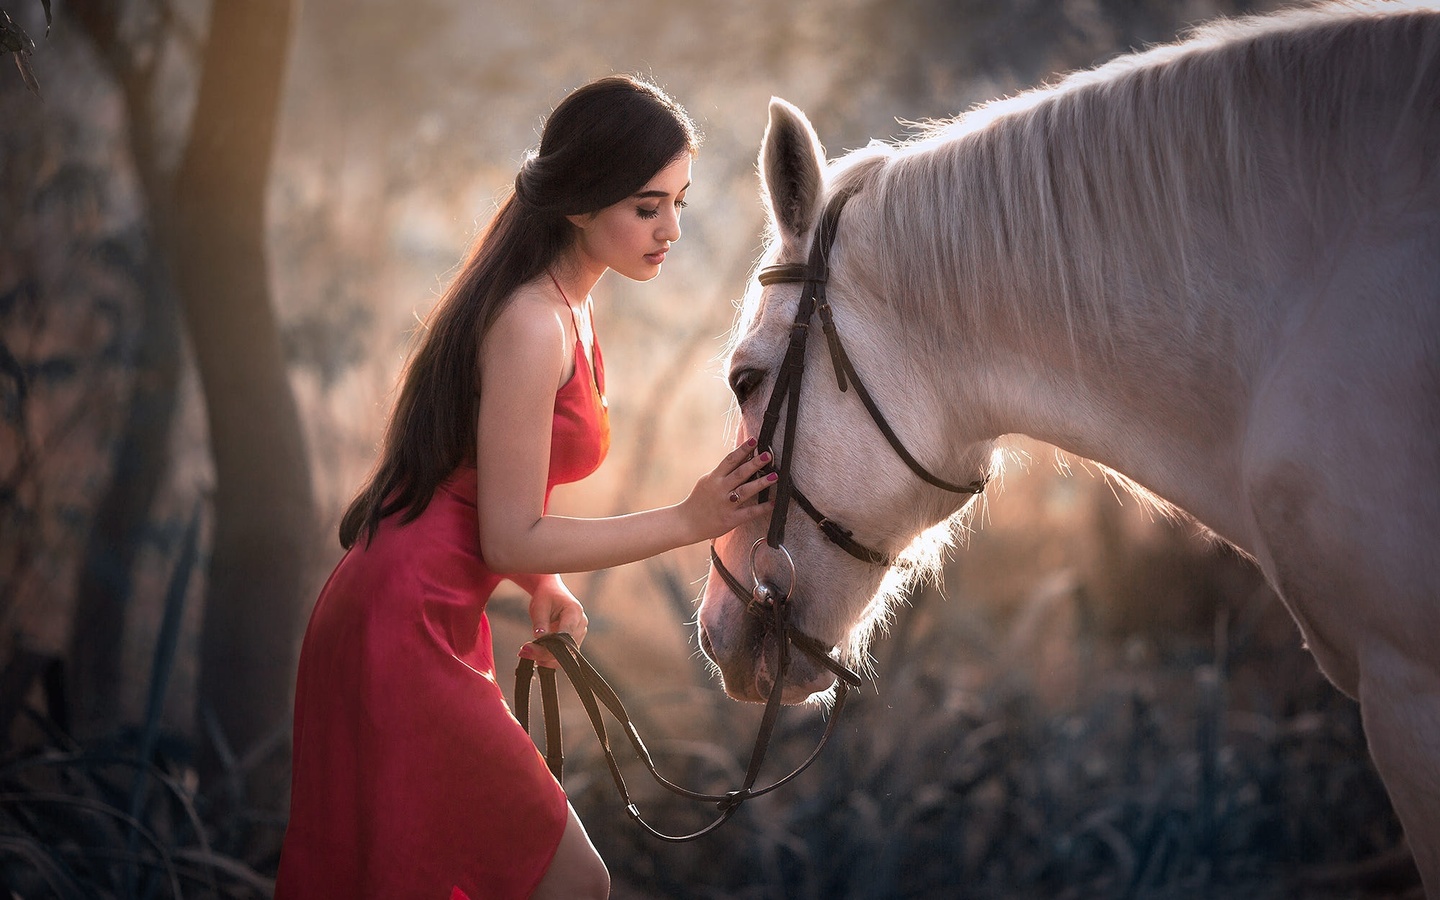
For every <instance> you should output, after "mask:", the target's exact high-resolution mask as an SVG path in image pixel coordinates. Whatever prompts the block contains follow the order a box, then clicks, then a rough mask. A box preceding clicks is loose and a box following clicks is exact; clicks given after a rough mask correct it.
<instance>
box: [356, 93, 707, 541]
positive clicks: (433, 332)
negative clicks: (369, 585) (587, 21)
mask: <svg viewBox="0 0 1440 900" xmlns="http://www.w3.org/2000/svg"><path fill="white" fill-rule="evenodd" d="M698 144H699V137H698V135H697V133H696V130H695V125H694V123H693V122H691V120H690V117H689V115H687V114H686V112H685V110H684V109H682V108H681V107H680V105H679V104H678V103H676V102H675V101H674V100H672V99H670V97H669V96H667V95H666V94H665V92H664V91H662V90H660V89H659V88H658V87H656V86H655V85H653V84H650V83H648V82H646V81H642V80H640V79H638V78H634V77H631V76H628V75H613V76H609V77H606V78H601V79H599V80H598V81H593V82H591V83H590V84H587V85H585V86H584V87H581V88H578V89H576V90H575V91H574V92H572V93H571V94H570V95H569V96H567V97H566V98H565V99H564V100H563V101H561V103H560V105H559V106H557V107H555V109H554V111H552V112H551V113H550V116H549V117H548V118H547V119H546V121H545V128H544V132H543V133H542V135H541V138H540V149H539V150H538V151H537V152H532V153H531V154H529V156H528V158H527V159H526V161H525V164H524V165H523V166H522V167H521V169H520V173H519V174H518V175H516V176H515V191H514V193H513V194H512V195H511V196H510V197H508V198H506V200H505V202H504V203H503V204H501V206H500V209H499V211H498V212H496V214H495V217H494V218H493V219H492V220H491V221H490V224H489V225H488V226H487V227H486V228H485V229H484V231H483V232H482V233H481V234H480V236H479V237H478V238H477V239H476V240H475V243H474V244H473V245H472V246H471V248H470V250H469V252H468V253H467V254H466V257H465V262H464V265H463V266H462V267H461V269H460V273H459V274H458V275H456V276H455V280H454V281H453V282H451V284H450V286H449V288H447V289H446V291H445V293H444V295H443V296H442V297H441V298H440V302H439V303H437V304H436V305H435V308H434V310H432V311H431V313H430V315H429V317H428V319H427V321H426V323H425V327H424V329H423V332H422V335H421V338H420V342H419V345H418V346H417V347H416V348H415V351H414V353H413V354H412V356H411V358H410V361H409V362H408V364H407V365H406V367H405V372H404V374H403V375H402V376H401V384H400V394H399V397H398V398H397V400H396V402H395V409H394V412H393V413H392V414H391V416H390V422H389V424H388V425H387V426H386V429H385V438H384V443H383V444H382V446H381V452H380V459H379V461H378V462H377V463H376V466H375V469H374V471H373V472H372V473H371V475H370V478H369V480H368V481H367V482H366V484H365V486H364V487H363V488H362V489H361V490H360V493H359V494H358V495H356V497H355V499H354V500H352V501H351V503H350V507H349V509H347V510H346V511H345V517H344V519H342V520H341V522H340V545H341V546H342V547H345V548H346V549H349V548H350V547H351V546H353V545H354V544H355V541H356V540H357V539H358V538H359V536H360V533H361V531H362V530H363V531H364V533H365V539H366V541H367V542H368V541H369V540H370V539H371V538H373V537H374V536H375V531H376V529H378V528H379V527H380V521H381V520H382V519H384V518H385V517H387V516H390V515H393V514H394V513H397V512H401V511H403V516H402V518H401V520H400V521H401V522H402V523H403V522H409V521H411V520H413V519H415V518H416V517H417V516H419V515H420V514H421V513H422V512H424V511H425V507H426V506H428V505H429V503H430V497H431V495H432V494H433V493H434V492H435V489H436V488H437V487H438V486H439V485H440V482H442V481H444V480H445V478H446V476H448V475H449V474H450V473H451V472H452V471H454V470H455V468H456V467H457V466H460V465H462V464H463V463H466V462H473V461H474V459H475V420H476V416H477V415H478V406H479V396H480V377H479V375H480V373H479V365H478V363H479V353H480V343H481V341H482V340H483V339H484V337H485V334H486V332H488V331H489V330H490V326H491V325H492V324H493V323H494V322H495V320H496V318H497V317H499V315H500V313H501V311H502V310H503V309H504V308H505V305H506V303H507V302H508V301H509V300H510V298H511V297H513V296H514V294H515V292H516V290H518V289H519V288H520V286H521V285H523V284H525V283H526V282H528V281H530V280H532V279H534V278H538V277H539V276H540V275H541V273H543V272H545V271H546V270H547V269H548V268H549V267H550V266H551V265H553V264H554V263H555V261H556V259H557V258H558V257H559V256H560V255H561V254H562V253H564V252H565V251H567V250H568V249H569V248H570V246H571V245H572V244H573V243H574V241H575V236H576V230H575V226H574V225H572V224H571V223H570V221H569V220H568V219H566V218H565V217H566V216H569V215H579V214H584V213H590V212H596V211H598V210H601V209H604V208H605V207H607V206H611V205H613V204H615V203H618V202H620V201H621V200H624V199H625V198H626V197H629V196H630V195H631V194H633V193H635V192H636V191H638V190H640V189H641V188H642V187H644V186H645V183H646V182H648V181H649V180H650V179H651V178H653V177H654V176H655V173H657V172H659V171H660V170H661V169H663V168H665V167H666V166H667V165H669V164H670V163H671V162H672V161H674V160H675V159H677V158H679V157H680V156H681V155H683V154H686V153H690V154H694V153H695V151H696V149H697V147H698Z"/></svg>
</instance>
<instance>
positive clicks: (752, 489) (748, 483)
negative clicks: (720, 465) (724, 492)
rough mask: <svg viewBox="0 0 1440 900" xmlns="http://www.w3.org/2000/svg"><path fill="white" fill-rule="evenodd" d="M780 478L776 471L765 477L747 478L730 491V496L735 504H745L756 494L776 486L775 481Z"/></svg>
mask: <svg viewBox="0 0 1440 900" xmlns="http://www.w3.org/2000/svg"><path fill="white" fill-rule="evenodd" d="M779 480H780V476H779V475H776V474H775V473H774V472H771V473H770V474H769V475H766V476H765V477H763V478H747V479H746V480H745V481H743V482H742V483H740V484H738V485H736V486H735V488H734V490H732V491H731V492H730V497H731V498H733V499H732V500H731V502H732V503H735V504H743V503H745V502H747V501H749V500H751V499H753V498H754V497H755V495H756V494H758V493H760V492H761V491H763V490H765V489H766V488H770V487H774V486H775V482H777V481H779Z"/></svg>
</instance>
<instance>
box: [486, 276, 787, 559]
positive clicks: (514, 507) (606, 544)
mask: <svg viewBox="0 0 1440 900" xmlns="http://www.w3.org/2000/svg"><path fill="white" fill-rule="evenodd" d="M570 346H571V345H570V343H569V339H568V336H567V334H566V332H565V325H564V321H563V320H562V318H561V316H560V313H559V311H558V310H557V309H556V308H555V304H554V303H553V302H552V301H549V300H547V299H546V298H545V297H544V296H543V295H542V294H540V293H539V292H538V291H534V292H532V291H530V290H522V292H521V293H520V294H519V295H518V296H517V297H516V298H515V300H514V301H513V302H512V303H511V304H510V305H509V306H508V307H507V308H506V310H505V311H504V312H503V313H501V315H500V318H499V319H498V320H497V321H496V323H495V324H494V326H493V327H492V328H491V330H490V332H489V333H488V334H487V335H486V337H485V341H484V344H483V346H482V347H481V351H480V369H481V392H480V415H479V421H478V423H477V432H476V466H477V468H478V476H479V477H478V480H479V497H478V506H479V514H480V546H481V549H482V552H483V553H484V556H485V561H486V564H487V565H489V566H490V568H491V569H493V570H494V571H497V572H506V573H511V572H587V571H593V570H595V569H604V568H609V567H611V566H617V565H621V564H624V563H629V562H635V561H636V560H641V559H645V558H647V557H651V556H655V555H656V554H659V553H663V552H665V551H667V550H672V549H674V548H676V547H682V546H685V545H687V544H694V543H699V542H700V541H704V540H708V539H710V538H712V537H718V536H719V535H721V534H724V533H725V532H727V531H729V530H731V529H732V528H735V527H736V526H738V525H740V524H743V523H744V522H748V521H750V520H752V519H756V518H759V517H761V516H763V515H765V514H767V513H768V512H769V508H770V507H769V504H768V503H766V504H759V503H756V502H755V501H754V498H755V495H756V494H757V493H759V491H760V490H761V489H762V488H763V487H765V485H766V482H765V481H764V480H763V479H760V480H755V481H751V480H750V479H751V478H752V477H753V476H754V475H755V473H757V472H758V471H759V470H760V469H761V468H763V467H764V465H765V463H766V462H768V461H769V456H768V455H767V454H758V455H757V454H755V453H754V452H753V449H752V448H751V447H749V446H743V447H739V448H737V449H736V450H734V451H732V452H731V453H730V454H728V455H727V456H726V457H725V458H724V459H723V460H721V462H720V464H719V465H718V466H717V467H716V468H715V469H714V470H713V471H711V472H710V473H709V474H707V475H705V476H704V477H702V478H701V479H700V480H699V481H698V482H697V483H696V485H695V487H694V489H693V490H692V491H691V492H690V495H689V496H688V497H686V498H685V500H683V501H682V502H680V503H677V504H675V505H673V506H667V507H663V508H660V509H652V510H646V511H644V512H637V513H631V514H629V515H624V516H614V517H610V518H603V519H577V518H569V517H564V516H549V515H545V513H544V504H545V486H546V477H547V475H548V470H549V466H550V430H551V425H552V417H553V413H554V408H555V394H556V392H557V391H558V389H559V387H560V385H561V384H563V383H564V380H565V379H566V378H567V377H569V375H570V373H569V371H568V370H569V367H570V361H571V360H572V359H573V353H572V352H567V350H568V348H569V347H570ZM732 491H735V492H736V493H738V494H739V498H740V499H739V502H731V501H730V499H729V494H730V493H731V492H732Z"/></svg>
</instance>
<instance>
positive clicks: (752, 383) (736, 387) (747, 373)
mask: <svg viewBox="0 0 1440 900" xmlns="http://www.w3.org/2000/svg"><path fill="white" fill-rule="evenodd" d="M764 380H765V373H764V372H762V371H761V370H759V369H738V370H736V371H734V372H732V373H730V391H731V392H732V393H733V394H734V395H735V401H736V402H737V403H739V404H740V405H741V406H744V405H745V401H746V400H748V399H749V398H750V395H751V394H753V393H755V389H756V388H757V387H759V386H760V382H761V381H764Z"/></svg>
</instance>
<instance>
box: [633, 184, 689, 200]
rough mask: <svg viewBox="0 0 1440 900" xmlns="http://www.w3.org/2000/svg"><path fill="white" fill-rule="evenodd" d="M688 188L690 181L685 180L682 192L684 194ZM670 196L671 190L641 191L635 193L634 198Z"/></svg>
mask: <svg viewBox="0 0 1440 900" xmlns="http://www.w3.org/2000/svg"><path fill="white" fill-rule="evenodd" d="M688 190H690V182H688V181H687V182H685V186H684V187H682V188H681V189H680V193H682V194H683V193H685V192H686V191H688ZM668 196H670V192H669V191H641V192H640V193H638V194H635V195H634V198H635V199H636V200H644V199H645V198H647V197H668Z"/></svg>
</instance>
